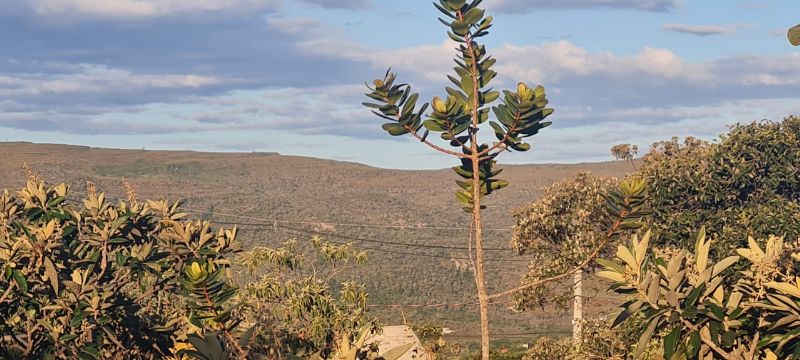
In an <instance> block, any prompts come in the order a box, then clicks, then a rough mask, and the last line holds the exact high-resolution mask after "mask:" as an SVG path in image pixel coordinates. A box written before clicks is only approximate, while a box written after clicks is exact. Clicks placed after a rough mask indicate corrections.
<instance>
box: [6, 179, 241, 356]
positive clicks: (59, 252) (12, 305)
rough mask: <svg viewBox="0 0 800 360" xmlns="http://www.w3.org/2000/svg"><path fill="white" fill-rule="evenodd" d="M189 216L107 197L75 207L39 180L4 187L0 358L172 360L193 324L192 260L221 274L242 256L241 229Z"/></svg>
mask: <svg viewBox="0 0 800 360" xmlns="http://www.w3.org/2000/svg"><path fill="white" fill-rule="evenodd" d="M185 216H186V215H185V214H183V213H180V212H179V204H178V203H170V202H167V201H147V202H145V203H139V202H137V201H135V200H133V201H130V202H125V201H119V202H111V201H109V200H107V199H106V198H105V195H104V194H102V193H101V194H96V193H91V194H89V195H88V196H87V197H86V198H84V199H80V200H79V202H78V203H77V204H76V203H75V202H74V201H72V199H71V198H70V197H69V187H67V186H66V185H63V184H61V185H57V186H48V185H46V184H45V183H44V182H41V181H39V180H32V181H29V182H28V183H27V185H26V187H25V188H24V189H22V190H20V191H18V192H16V193H15V194H13V195H12V194H11V193H10V192H8V191H4V192H3V194H2V195H0V225H1V226H0V269H2V276H0V314H2V317H3V318H4V319H6V321H4V322H3V324H1V325H0V336H2V338H1V339H0V356H2V357H3V358H17V357H22V358H33V357H42V358H80V359H99V358H120V356H124V357H126V358H130V357H135V358H164V357H169V356H172V354H173V351H174V350H175V349H176V347H180V346H179V344H181V343H183V341H184V340H185V339H186V337H187V334H188V333H189V332H190V331H191V328H192V326H193V325H191V324H189V323H188V322H187V321H186V319H187V317H186V315H188V314H187V313H188V312H189V311H190V308H188V307H185V306H183V305H184V304H185V303H184V300H186V298H185V297H184V284H183V283H182V280H183V277H184V274H185V273H186V272H187V271H192V270H191V269H192V268H193V267H194V265H190V264H196V263H198V262H199V263H202V264H206V266H209V267H215V268H220V269H222V268H225V267H227V266H228V265H229V264H228V262H227V260H226V256H228V255H230V254H232V253H234V252H235V251H236V250H235V249H236V241H235V230H220V231H219V232H218V233H214V232H212V231H211V229H210V225H209V224H208V223H207V222H193V221H188V220H185ZM220 320H221V319H220ZM123 354H124V355H123Z"/></svg>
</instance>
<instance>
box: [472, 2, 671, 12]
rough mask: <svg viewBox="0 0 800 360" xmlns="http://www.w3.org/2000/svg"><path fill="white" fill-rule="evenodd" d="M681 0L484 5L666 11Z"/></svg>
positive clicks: (504, 9)
mask: <svg viewBox="0 0 800 360" xmlns="http://www.w3.org/2000/svg"><path fill="white" fill-rule="evenodd" d="M681 3H682V1H681V0H492V1H487V5H486V7H487V8H489V9H492V10H495V11H498V12H501V13H509V14H513V13H523V14H524V13H530V12H533V11H536V10H541V9H590V8H610V9H629V10H642V11H667V10H671V9H674V8H677V7H680V5H681Z"/></svg>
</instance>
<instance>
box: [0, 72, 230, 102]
mask: <svg viewBox="0 0 800 360" xmlns="http://www.w3.org/2000/svg"><path fill="white" fill-rule="evenodd" d="M54 67H61V68H64V69H71V71H69V72H65V73H58V74H42V73H30V74H5V75H2V74H0V96H9V97H10V96H38V95H45V94H64V93H125V92H137V91H146V90H148V89H174V88H190V89H191V88H201V87H205V86H210V85H215V84H218V83H220V82H221V80H220V79H217V78H215V77H209V76H202V75H194V74H139V73H134V72H131V71H129V70H123V69H115V68H109V67H106V66H104V65H90V64H84V65H66V64H62V65H57V64H56V65H54Z"/></svg>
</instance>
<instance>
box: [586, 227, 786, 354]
mask: <svg viewBox="0 0 800 360" xmlns="http://www.w3.org/2000/svg"><path fill="white" fill-rule="evenodd" d="M650 240H651V232H647V233H646V234H645V235H644V236H642V237H641V239H640V238H638V237H636V236H634V237H632V238H631V242H630V245H628V246H623V245H620V246H619V248H618V251H617V254H616V258H615V259H614V260H615V261H602V264H603V266H604V267H605V270H604V271H601V272H599V273H598V275H600V276H603V277H605V278H607V279H609V280H611V281H613V284H612V286H611V289H612V290H613V291H615V292H617V293H619V294H625V295H628V296H629V297H630V300H628V301H627V302H626V303H625V304H623V305H622V307H623V310H622V312H621V313H620V315H619V316H618V317H617V318H616V319H615V320H614V324H615V325H617V324H621V323H623V322H625V321H628V320H629V319H631V318H635V317H639V316H640V317H642V318H643V319H644V321H646V327H645V330H644V331H643V332H642V334H641V337H640V340H639V343H638V345H637V349H636V352H635V353H634V356H635V357H638V356H640V355H641V353H642V349H644V348H645V345H646V344H648V343H650V342H651V341H652V339H653V338H654V337H655V338H657V339H659V340H660V341H661V343H662V346H663V357H664V358H666V359H718V358H719V359H744V360H755V359H797V358H800V278H798V277H797V275H798V274H797V273H796V272H795V268H796V266H797V262H798V261H800V253H797V248H798V245H800V244H798V243H797V242H793V243H786V242H785V241H784V239H783V238H782V237H776V236H769V237H768V238H767V239H766V240H765V241H762V243H765V247H764V248H762V247H761V246H760V245H759V242H758V241H756V240H755V239H753V238H752V237H751V238H749V239H748V240H747V243H748V246H747V247H746V248H740V249H738V250H737V253H738V255H735V256H729V257H725V258H723V259H720V260H719V261H718V262H714V261H713V260H712V258H711V256H710V253H711V252H710V249H711V247H712V245H711V241H710V240H709V239H708V238H707V237H706V234H705V230H703V229H701V231H700V232H699V234H698V236H697V237H696V243H695V247H694V248H695V251H694V253H693V254H690V253H689V252H688V251H686V250H677V251H670V252H663V253H662V254H661V255H660V256H652V255H651V254H650V252H649V243H650ZM740 258H744V259H745V260H744V261H742V260H740ZM739 262H743V263H744V265H745V270H743V271H742V272H741V276H740V277H739V278H738V281H737V282H736V284H735V285H733V286H730V285H727V283H729V281H726V278H725V277H726V274H727V272H726V271H725V270H726V269H728V268H729V267H731V266H733V265H735V264H736V263H739Z"/></svg>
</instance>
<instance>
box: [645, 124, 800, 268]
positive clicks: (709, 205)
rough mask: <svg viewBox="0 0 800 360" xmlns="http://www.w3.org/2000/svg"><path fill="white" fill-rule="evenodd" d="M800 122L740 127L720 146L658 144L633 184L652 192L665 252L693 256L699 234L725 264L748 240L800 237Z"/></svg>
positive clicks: (651, 204)
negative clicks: (678, 251) (672, 250)
mask: <svg viewBox="0 0 800 360" xmlns="http://www.w3.org/2000/svg"><path fill="white" fill-rule="evenodd" d="M798 172H800V117H797V116H790V117H787V118H785V119H784V120H783V121H778V122H770V121H763V122H754V123H751V124H746V125H735V126H733V127H732V128H731V129H730V131H729V132H728V133H727V134H725V135H722V136H721V137H720V138H719V141H718V142H713V143H710V142H706V141H702V140H699V139H695V138H691V137H690V138H687V139H686V140H685V141H684V142H682V143H681V142H678V139H677V138H673V139H671V140H668V141H663V142H658V143H655V144H654V145H653V146H652V148H651V150H650V152H649V153H648V154H647V155H645V156H644V158H643V159H642V161H641V165H640V168H639V172H638V174H636V175H633V176H636V177H640V178H643V179H646V180H647V182H648V184H649V188H650V191H649V194H650V195H649V198H648V207H649V208H650V209H651V210H652V211H653V215H652V218H651V221H650V225H651V228H652V229H653V231H654V232H655V233H656V234H657V235H658V237H657V239H654V243H655V244H657V245H658V246H660V247H674V248H678V249H691V248H692V246H694V244H693V241H692V240H689V239H692V238H693V237H694V234H696V233H697V232H699V231H700V229H701V228H703V227H704V228H706V230H707V233H708V234H709V235H710V236H713V237H714V241H713V242H712V248H711V252H712V254H714V255H716V256H720V257H725V256H728V255H732V254H734V252H735V251H736V249H738V248H740V247H743V246H746V245H747V239H748V237H749V236H752V237H754V238H756V239H767V238H768V237H769V235H770V234H777V235H781V236H785V237H786V238H787V239H797V238H798V237H800V176H798Z"/></svg>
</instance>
